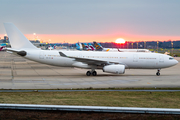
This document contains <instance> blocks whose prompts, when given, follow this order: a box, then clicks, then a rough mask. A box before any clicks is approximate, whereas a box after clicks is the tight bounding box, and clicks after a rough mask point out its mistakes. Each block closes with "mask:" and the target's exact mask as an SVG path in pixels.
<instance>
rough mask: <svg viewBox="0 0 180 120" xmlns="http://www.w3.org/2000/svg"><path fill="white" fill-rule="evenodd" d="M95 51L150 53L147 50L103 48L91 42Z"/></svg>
mask: <svg viewBox="0 0 180 120" xmlns="http://www.w3.org/2000/svg"><path fill="white" fill-rule="evenodd" d="M93 43H94V46H95V48H96V50H97V51H106V52H108V51H110V52H150V51H149V50H148V49H117V48H103V47H102V46H101V45H100V44H99V43H97V42H95V41H94V42H93Z"/></svg>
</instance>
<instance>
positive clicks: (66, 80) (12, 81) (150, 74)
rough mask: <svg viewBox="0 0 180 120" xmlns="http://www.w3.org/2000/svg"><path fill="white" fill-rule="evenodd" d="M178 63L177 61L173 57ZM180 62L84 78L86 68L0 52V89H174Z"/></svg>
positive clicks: (179, 79) (177, 84)
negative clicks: (155, 67) (34, 60)
mask: <svg viewBox="0 0 180 120" xmlns="http://www.w3.org/2000/svg"><path fill="white" fill-rule="evenodd" d="M176 59H177V60H178V61H179V62H180V58H176ZM179 69H180V63H178V64H177V65H176V66H173V67H170V68H166V69H162V70H161V76H156V75H155V74H156V71H157V70H156V69H154V70H143V69H142V70H141V69H131V70H128V69H126V71H125V74H122V75H116V74H109V73H104V72H103V71H102V70H97V73H98V76H86V75H85V73H86V71H87V70H86V69H79V68H65V67H56V66H50V65H44V64H41V63H37V62H33V61H29V60H26V59H24V58H21V57H18V56H15V55H12V54H9V53H7V52H0V89H71V88H90V87H91V88H115V87H118V88H136V87H141V88H145V87H148V88H152V87H153V88H166V87H168V88H174V87H180V70H179Z"/></svg>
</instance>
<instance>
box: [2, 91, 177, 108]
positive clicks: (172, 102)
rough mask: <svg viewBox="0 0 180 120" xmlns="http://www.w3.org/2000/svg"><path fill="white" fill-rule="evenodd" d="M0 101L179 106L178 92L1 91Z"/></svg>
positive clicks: (13, 102)
mask: <svg viewBox="0 0 180 120" xmlns="http://www.w3.org/2000/svg"><path fill="white" fill-rule="evenodd" d="M0 103H12V104H47V105H82V106H115V107H150V108H180V104H179V103H180V92H114V91H113V92H97V91H93V92H26V93H1V96H0Z"/></svg>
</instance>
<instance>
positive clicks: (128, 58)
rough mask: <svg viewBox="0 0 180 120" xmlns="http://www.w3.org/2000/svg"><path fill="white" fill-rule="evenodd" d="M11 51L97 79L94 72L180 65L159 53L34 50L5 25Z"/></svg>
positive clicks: (116, 72) (23, 37)
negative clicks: (80, 70) (81, 70)
mask: <svg viewBox="0 0 180 120" xmlns="http://www.w3.org/2000/svg"><path fill="white" fill-rule="evenodd" d="M4 26H5V29H6V32H7V35H8V37H9V41H10V44H11V47H12V48H7V51H8V52H10V53H14V54H16V55H19V56H22V57H24V58H26V59H29V60H32V61H36V62H39V63H44V64H49V65H54V66H63V67H79V68H85V69H91V70H90V71H87V73H86V75H87V76H90V75H91V74H92V75H93V76H96V75H97V72H96V71H95V69H102V70H103V71H104V72H108V73H115V74H124V73H125V69H157V73H156V75H158V76H159V75H160V69H162V68H167V67H171V66H174V65H176V64H178V61H177V60H175V59H174V58H173V57H171V56H168V55H165V54H158V53H143V52H102V51H101V52H99V51H57V50H51V51H47V50H41V49H39V48H37V47H35V46H34V45H33V44H32V43H31V42H30V41H29V40H28V39H27V38H26V37H25V36H24V35H23V34H22V33H21V32H20V31H19V30H18V28H17V27H16V26H14V25H13V24H12V23H4Z"/></svg>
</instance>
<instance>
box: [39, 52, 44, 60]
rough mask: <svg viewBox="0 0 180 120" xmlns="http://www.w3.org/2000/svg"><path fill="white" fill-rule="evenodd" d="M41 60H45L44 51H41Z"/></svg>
mask: <svg viewBox="0 0 180 120" xmlns="http://www.w3.org/2000/svg"><path fill="white" fill-rule="evenodd" d="M39 58H40V59H44V52H43V51H41V52H40V53H39Z"/></svg>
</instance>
